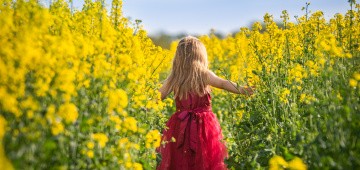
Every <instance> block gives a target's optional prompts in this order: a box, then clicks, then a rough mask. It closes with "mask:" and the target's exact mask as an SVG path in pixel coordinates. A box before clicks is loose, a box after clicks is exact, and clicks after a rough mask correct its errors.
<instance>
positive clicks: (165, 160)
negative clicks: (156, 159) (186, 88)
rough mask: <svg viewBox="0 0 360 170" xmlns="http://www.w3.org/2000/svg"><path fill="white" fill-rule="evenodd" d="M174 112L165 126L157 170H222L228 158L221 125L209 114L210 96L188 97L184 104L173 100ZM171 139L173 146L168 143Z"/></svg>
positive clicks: (158, 150)
mask: <svg viewBox="0 0 360 170" xmlns="http://www.w3.org/2000/svg"><path fill="white" fill-rule="evenodd" d="M175 101H176V112H175V114H173V115H172V116H171V117H170V119H169V121H168V122H167V123H166V126H167V127H168V129H164V131H163V136H162V139H161V140H162V143H165V144H161V145H160V147H158V148H157V149H156V151H157V152H158V153H159V154H160V155H161V158H162V160H161V162H160V164H159V165H158V166H157V169H158V170H167V169H171V170H186V169H189V170H192V169H193V170H222V169H227V168H226V164H225V163H224V159H225V157H227V156H228V153H227V150H226V147H225V145H224V143H222V141H221V140H222V134H221V128H220V124H219V122H218V120H217V118H216V116H215V115H214V113H213V112H212V110H211V96H210V94H206V95H204V96H202V97H200V96H198V95H195V94H189V96H188V98H187V100H178V99H176V100H175ZM172 137H174V138H175V140H176V142H171V138H172Z"/></svg>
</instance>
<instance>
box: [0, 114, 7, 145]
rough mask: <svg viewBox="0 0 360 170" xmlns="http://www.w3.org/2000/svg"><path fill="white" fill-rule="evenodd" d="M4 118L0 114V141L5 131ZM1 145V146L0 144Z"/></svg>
mask: <svg viewBox="0 0 360 170" xmlns="http://www.w3.org/2000/svg"><path fill="white" fill-rule="evenodd" d="M6 124H7V122H6V120H5V118H4V117H3V116H1V115H0V141H1V140H2V138H3V137H4V135H5V132H6ZM0 147H1V146H0Z"/></svg>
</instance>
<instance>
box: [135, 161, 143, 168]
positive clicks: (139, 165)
mask: <svg viewBox="0 0 360 170" xmlns="http://www.w3.org/2000/svg"><path fill="white" fill-rule="evenodd" d="M133 168H134V170H142V169H143V167H142V165H141V164H139V163H137V162H135V163H133Z"/></svg>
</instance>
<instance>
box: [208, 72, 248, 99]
mask: <svg viewBox="0 0 360 170" xmlns="http://www.w3.org/2000/svg"><path fill="white" fill-rule="evenodd" d="M208 73H209V85H210V86H213V87H216V88H220V89H224V90H227V91H229V92H232V93H236V94H245V95H249V96H250V95H252V94H253V93H254V89H253V88H251V87H242V86H240V87H238V86H237V84H236V83H234V82H232V81H229V80H225V79H222V78H220V77H218V76H216V75H215V73H214V72H212V71H210V70H209V72H208Z"/></svg>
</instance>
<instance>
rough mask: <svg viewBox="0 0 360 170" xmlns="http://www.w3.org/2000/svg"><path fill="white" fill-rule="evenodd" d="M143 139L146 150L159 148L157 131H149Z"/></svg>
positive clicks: (159, 137) (159, 138)
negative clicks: (144, 139)
mask: <svg viewBox="0 0 360 170" xmlns="http://www.w3.org/2000/svg"><path fill="white" fill-rule="evenodd" d="M145 138H146V143H145V147H146V148H150V147H154V148H157V147H159V146H160V140H161V136H160V133H159V131H158V130H151V131H149V132H148V133H147V134H146V136H145Z"/></svg>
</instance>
